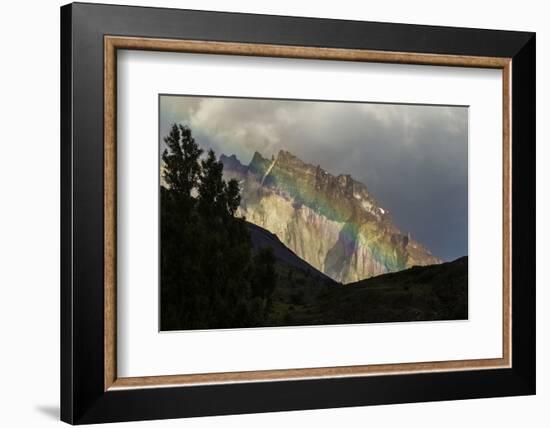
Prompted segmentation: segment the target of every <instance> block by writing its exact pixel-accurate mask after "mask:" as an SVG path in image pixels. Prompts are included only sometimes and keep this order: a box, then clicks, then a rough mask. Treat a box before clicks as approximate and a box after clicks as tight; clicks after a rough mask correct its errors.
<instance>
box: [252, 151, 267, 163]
mask: <svg viewBox="0 0 550 428" xmlns="http://www.w3.org/2000/svg"><path fill="white" fill-rule="evenodd" d="M265 161H267V159H266V158H264V157H263V156H262V154H261V153H260V152H258V151H255V152H254V155H253V156H252V160H251V161H250V163H251V164H252V163H257V162H265Z"/></svg>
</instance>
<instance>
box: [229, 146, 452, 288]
mask: <svg viewBox="0 0 550 428" xmlns="http://www.w3.org/2000/svg"><path fill="white" fill-rule="evenodd" d="M220 160H221V161H222V163H223V164H224V175H225V177H226V178H227V179H230V178H235V179H237V180H238V181H239V184H240V187H241V195H242V200H241V206H240V208H239V214H240V215H242V216H244V217H245V218H246V219H247V220H248V221H249V222H251V223H254V224H256V225H258V226H260V227H263V228H264V229H267V230H269V231H270V232H272V233H274V234H276V235H277V237H278V238H279V239H280V240H281V241H282V242H283V243H284V244H285V245H286V246H287V247H289V248H290V249H291V250H292V251H293V252H294V253H296V254H297V255H298V256H299V257H301V258H302V259H304V260H305V261H306V262H307V263H309V264H310V265H312V266H313V267H315V268H316V269H318V270H319V271H321V272H323V273H325V274H326V275H328V276H329V277H331V278H332V279H334V280H335V281H338V282H342V283H344V284H345V283H350V282H356V281H360V280H362V279H365V278H369V277H372V276H375V275H380V274H383V273H388V272H396V271H400V270H403V269H406V268H409V267H411V266H415V265H431V264H437V263H441V260H440V259H439V258H437V257H435V256H433V255H432V254H431V253H430V251H429V250H428V249H427V248H426V247H424V246H422V245H421V244H420V243H418V242H416V241H415V240H413V239H411V237H410V235H409V234H403V233H401V232H400V231H399V229H397V227H396V226H395V225H394V224H393V223H392V221H391V216H390V213H389V212H388V211H387V210H385V209H383V208H382V207H380V206H379V205H378V204H377V202H376V201H375V199H374V198H373V197H372V196H371V195H370V194H369V192H368V191H367V187H366V186H365V185H364V184H362V183H360V182H358V181H355V180H354V179H353V178H352V177H351V176H349V175H339V176H333V175H331V174H329V173H327V172H326V171H324V170H323V169H322V168H321V167H320V166H314V165H309V164H306V163H304V162H303V161H301V160H300V159H298V158H297V157H296V156H294V155H293V154H292V153H290V152H287V151H283V150H281V151H280V152H279V153H278V154H277V156H273V157H272V159H266V158H264V157H263V156H262V155H261V154H260V153H258V152H256V153H255V154H254V157H253V158H252V161H251V162H250V164H249V165H242V164H241V162H239V160H238V159H237V158H236V157H235V156H234V155H232V156H225V155H222V156H221V157H220Z"/></svg>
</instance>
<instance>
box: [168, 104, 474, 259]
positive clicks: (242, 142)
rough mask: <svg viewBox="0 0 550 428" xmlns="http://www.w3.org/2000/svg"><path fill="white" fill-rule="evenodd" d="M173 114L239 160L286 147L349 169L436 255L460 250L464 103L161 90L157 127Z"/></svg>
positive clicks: (463, 240)
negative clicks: (194, 94) (316, 99)
mask: <svg viewBox="0 0 550 428" xmlns="http://www.w3.org/2000/svg"><path fill="white" fill-rule="evenodd" d="M174 122H178V123H184V124H187V125H188V126H190V127H191V129H192V130H193V133H194V135H195V137H196V139H197V141H198V142H199V143H200V144H201V145H202V146H205V147H208V148H212V149H214V150H215V151H216V153H217V154H218V155H220V154H221V153H225V154H236V155H237V157H239V159H240V160H241V161H242V162H243V163H247V162H249V161H250V159H251V157H252V155H253V153H254V151H259V152H260V153H262V154H263V155H264V156H266V157H271V155H273V154H276V153H277V152H278V151H279V150H280V149H286V150H289V151H291V152H293V153H294V154H295V155H297V156H298V157H300V158H302V159H303V160H304V161H306V162H308V163H312V164H319V165H321V166H322V167H323V168H324V169H326V170H328V171H329V172H331V173H332V174H335V175H337V174H351V175H352V176H353V177H354V178H355V179H357V180H359V181H361V182H363V183H364V184H366V185H367V187H368V188H369V189H370V191H371V193H372V194H373V196H374V197H375V198H377V199H378V200H379V201H380V203H381V204H382V206H383V207H385V208H387V209H389V210H390V211H391V212H392V215H393V217H394V221H395V222H396V224H397V225H398V226H399V227H400V228H401V229H402V230H403V231H410V232H411V233H412V234H413V236H415V237H416V238H417V239H418V240H419V241H420V242H423V243H425V244H426V245H427V246H428V247H429V248H430V249H432V251H433V252H434V253H435V254H436V255H438V256H440V257H443V258H445V259H453V258H456V257H459V256H461V255H464V254H467V242H468V240H467V212H468V211H467V182H468V170H467V165H468V147H467V138H468V137H467V135H468V109H467V108H466V107H451V106H425V105H398V104H373V103H347V102H307V101H287V100H265V99H240V98H212V97H209V98H202V97H189V96H163V97H161V124H160V126H161V129H160V131H161V134H162V135H165V134H166V132H167V130H168V127H169V126H170V124H171V123H174Z"/></svg>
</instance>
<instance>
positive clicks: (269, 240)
mask: <svg viewBox="0 0 550 428" xmlns="http://www.w3.org/2000/svg"><path fill="white" fill-rule="evenodd" d="M246 225H247V227H248V233H249V234H250V241H251V243H252V249H253V251H255V252H256V251H258V250H259V249H261V248H268V247H269V248H271V250H272V251H273V255H274V256H275V260H276V263H279V264H284V265H286V266H287V267H288V268H290V269H293V270H296V269H298V270H300V271H302V272H303V273H304V274H305V275H308V276H311V277H315V278H316V279H317V280H320V281H325V282H327V283H329V282H330V283H332V282H333V280H332V279H331V278H329V277H328V276H327V275H325V274H324V273H322V272H319V271H318V270H317V269H315V268H314V267H313V266H311V265H310V264H309V263H307V262H306V261H304V260H303V259H301V258H300V257H298V256H297V255H296V254H295V253H294V252H293V251H292V250H290V249H289V248H288V247H286V246H285V245H284V244H283V243H282V242H281V241H280V239H279V238H278V237H277V235H274V234H273V233H271V232H270V231H268V230H266V229H264V228H262V227H260V226H257V225H255V224H253V223H249V222H247V223H246ZM334 285H336V283H334Z"/></svg>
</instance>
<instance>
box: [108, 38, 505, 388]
mask: <svg viewBox="0 0 550 428" xmlns="http://www.w3.org/2000/svg"><path fill="white" fill-rule="evenodd" d="M118 49H132V50H149V51H170V52H182V53H202V54H223V55H245V56H264V57H284V58H301V59H324V60H339V61H364V62H383V63H399V64H422V65H441V66H457V67H478V68H494V69H501V70H502V81H503V116H502V118H503V122H502V125H503V159H502V162H503V218H502V222H503V294H502V296H503V312H502V313H503V323H502V334H503V342H502V343H503V349H502V358H495V359H477V360H460V361H437V362H422V363H405V364H380V365H359V366H346V367H324V368H306V369H284V370H263V371H246V372H230V373H204V374H189V375H173V376H149V377H131V378H119V377H117V367H116V354H117V351H116V343H117V337H116V327H117V323H116V251H117V250H116V248H117V244H116V236H117V235H116V227H117V218H116V188H117V185H116V183H117V181H116V180H117V171H116V128H117V127H116V123H117V122H116V120H117V119H116V82H117V73H116V68H117V64H116V62H117V56H116V54H117V50H118ZM511 82H512V61H511V59H510V58H500V57H479V56H459V55H437V54H418V53H405V52H385V51H370V50H360V49H335V48H318V47H301V46H284V45H266V44H252V43H230V42H212V41H196V40H171V39H153V38H136V37H119V36H105V37H104V389H105V391H107V390H111V389H123V388H124V389H127V388H144V387H147V388H151V387H165V386H175V385H180V386H185V385H189V386H191V385H204V384H218V383H236V382H259V381H270V380H297V379H310V378H337V377H357V376H369V375H381V374H385V375H395V374H405V373H420V372H442V371H461V370H472V369H497V368H509V367H511V366H512V365H511V363H512V351H511V349H512V311H511V308H512V306H511V305H512V301H511V296H512V290H511V287H512V285H511V284H512V280H511V277H512V266H511V245H512V242H511V239H512V238H511V236H512V235H511V233H512V232H511V227H512V215H511V209H512V207H511V195H512V193H511V192H512V188H511V186H512V164H511V150H512V142H511V138H512V137H511V135H512V133H511V132H512V130H511V123H512V121H511V115H512V107H511V106H512V100H511V96H512V95H511V94H512V87H511Z"/></svg>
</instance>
